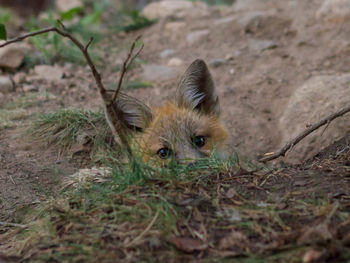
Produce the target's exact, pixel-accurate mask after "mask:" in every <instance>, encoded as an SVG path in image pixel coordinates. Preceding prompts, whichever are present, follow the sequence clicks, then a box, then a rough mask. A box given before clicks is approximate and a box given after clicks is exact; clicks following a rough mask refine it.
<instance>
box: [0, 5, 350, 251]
mask: <svg viewBox="0 0 350 263" xmlns="http://www.w3.org/2000/svg"><path fill="white" fill-rule="evenodd" d="M286 2H288V3H286ZM292 2H293V1H282V0H281V1H267V4H266V6H265V8H266V9H267V10H269V11H266V9H265V11H264V12H270V11H271V12H272V15H266V14H265V15H263V16H261V17H258V18H256V19H252V20H251V22H250V23H248V24H245V25H240V24H238V23H223V24H220V25H218V24H217V20H218V19H220V18H223V17H228V16H231V15H234V14H236V13H235V11H234V9H232V8H226V9H223V8H218V7H212V8H211V9H210V14H209V15H207V16H205V17H198V18H196V19H193V18H192V19H189V18H184V19H182V20H181V22H185V25H186V26H185V27H182V28H181V29H177V30H170V29H169V27H167V26H166V25H167V24H169V23H172V22H174V20H175V22H176V21H177V20H179V19H174V18H169V17H168V18H162V19H160V20H159V21H158V22H157V23H156V24H154V25H152V26H151V27H149V28H145V29H142V30H139V31H137V32H131V33H128V34H116V35H109V36H106V39H105V40H103V41H102V42H100V43H101V44H100V43H99V44H98V46H99V45H100V46H101V50H102V51H103V54H104V55H103V56H104V60H103V64H100V65H98V66H99V69H100V71H101V72H102V73H103V74H102V75H103V80H104V83H105V84H106V86H107V87H109V86H113V85H115V80H117V79H118V77H119V75H118V74H119V73H118V72H117V71H116V70H115V68H116V67H118V66H119V67H120V64H121V59H122V58H124V57H125V56H126V53H127V50H128V46H129V44H130V42H131V41H132V40H133V39H134V38H135V37H136V36H137V35H142V36H143V42H144V44H145V48H144V51H143V53H142V55H141V56H140V58H141V60H143V61H146V62H147V64H149V65H151V64H156V65H162V66H166V65H167V63H168V60H169V58H162V57H161V56H160V53H161V52H162V51H164V50H167V49H173V50H174V51H175V56H176V57H177V58H179V59H181V60H182V61H183V63H182V64H181V65H179V66H177V67H175V68H174V70H176V71H178V72H183V71H184V70H185V68H186V67H187V65H189V64H190V63H191V62H192V61H193V60H195V59H196V58H199V57H200V58H203V59H204V60H206V61H207V62H208V63H209V65H211V66H210V70H211V72H212V75H213V78H214V80H215V83H216V86H217V89H218V92H219V96H220V98H221V106H222V112H223V116H222V117H223V121H224V123H225V124H226V126H227V128H228V131H229V133H230V139H229V144H230V145H232V147H235V148H237V149H238V150H239V151H240V152H241V153H242V154H244V155H246V156H248V157H249V158H253V159H254V158H257V157H258V156H262V154H264V153H265V152H269V151H272V150H275V149H277V148H278V147H279V146H280V144H281V138H282V136H281V131H280V130H279V128H278V120H279V118H280V116H281V114H282V112H283V109H284V106H285V104H286V102H287V101H288V99H289V97H290V96H291V95H292V94H293V92H294V91H295V90H296V88H297V87H299V86H300V85H302V84H303V83H304V82H305V81H306V80H307V79H309V78H310V76H313V75H315V74H320V73H325V74H339V73H345V72H349V71H350V49H349V48H347V49H346V48H345V49H339V48H337V47H338V46H344V43H349V41H350V39H349V36H350V20H349V19H348V20H344V21H343V23H340V24H339V23H338V24H330V23H319V22H318V21H317V20H316V19H315V18H313V17H314V13H315V10H316V9H318V8H319V7H320V5H321V3H322V2H323V1H321V0H311V1H298V4H297V5H293V3H292ZM177 22H178V21H177ZM196 30H209V31H210V34H209V35H208V37H207V38H205V40H204V41H198V42H196V43H195V44H190V43H188V42H187V41H186V36H187V34H188V33H190V32H192V31H196ZM259 40H269V41H272V42H273V45H270V46H269V47H268V48H266V49H264V48H262V49H261V48H252V46H253V45H254V44H256V45H258V44H257V43H258V42H257V41H259ZM116 46H117V47H116ZM96 48H98V47H96ZM223 58H225V62H223V63H222V64H221V65H219V66H212V65H213V64H210V61H212V60H213V59H223ZM147 64H146V65H147ZM60 67H61V68H62V70H63V71H64V72H65V78H63V79H62V80H59V81H51V80H45V79H31V80H29V81H28V82H31V83H34V84H35V85H37V86H38V87H39V91H40V92H43V91H45V92H47V93H49V94H51V95H52V96H51V97H50V98H49V99H46V100H40V99H39V100H38V101H36V103H34V104H32V105H29V106H28V105H27V106H25V107H24V109H25V111H27V112H29V113H30V114H29V117H26V118H23V119H15V120H14V125H13V126H12V127H10V128H4V129H0V166H1V169H0V221H7V222H11V220H12V219H13V218H14V216H15V214H16V213H18V212H19V211H21V210H22V208H28V207H30V206H31V205H34V204H37V203H40V202H43V201H45V200H47V199H48V198H51V197H52V196H54V195H55V193H56V192H57V190H58V189H59V188H60V182H61V180H62V178H64V177H65V176H67V175H69V174H73V173H74V172H75V171H76V170H77V169H78V168H80V165H78V164H77V163H76V162H75V161H74V160H72V158H71V156H67V155H65V154H60V153H59V152H58V151H57V149H55V148H53V147H49V146H46V145H43V144H42V143H40V142H39V143H38V142H37V141H33V138H32V137H31V136H30V135H28V134H27V132H26V130H27V128H28V126H29V125H30V124H31V123H32V122H33V120H34V118H35V117H34V116H33V115H31V114H32V113H38V112H40V113H41V112H50V111H54V110H57V109H59V108H65V107H84V108H89V109H93V110H97V109H100V108H101V105H102V104H101V100H100V98H99V97H98V92H97V89H96V87H95V84H94V80H93V78H92V76H91V74H90V72H89V69H88V68H87V67H85V66H79V65H71V64H68V63H62V64H60ZM19 71H23V72H24V73H25V74H26V75H27V77H30V76H33V71H32V70H29V71H28V70H26V69H21V70H19ZM3 73H4V74H6V75H7V74H9V75H12V76H14V74H16V73H17V72H8V71H5V70H4V71H3ZM143 76H144V75H143V66H140V65H137V66H136V67H135V68H133V69H132V70H130V72H129V73H128V78H129V80H142V78H143ZM179 77H180V75H178V77H176V78H169V79H167V80H165V81H164V80H159V81H157V80H154V81H152V84H153V87H151V88H144V89H135V90H127V92H128V93H129V94H131V95H133V96H135V97H137V98H139V99H141V100H143V101H146V102H147V103H149V104H150V105H160V104H163V103H164V102H165V101H166V100H167V99H169V98H171V97H172V96H173V94H174V91H175V89H176V86H177V83H178V81H179ZM23 85H24V83H18V84H17V85H16V91H15V92H12V93H9V94H3V95H2V96H0V103H1V105H5V104H7V103H8V102H15V101H16V100H18V98H20V97H23V96H24V95H26V93H24V92H23V90H22V87H23ZM334 139H336V138H334ZM322 147H323V146H322V145H319V150H321V149H322ZM349 156H350V136H349V135H348V136H346V137H344V138H343V139H342V140H340V141H338V142H337V143H335V144H333V145H331V146H329V147H328V148H326V149H325V150H323V151H321V152H320V153H319V154H317V155H316V156H315V157H314V158H312V159H309V160H308V161H304V162H302V164H299V165H296V166H291V167H288V168H283V169H279V170H277V171H276V173H274V174H273V175H272V176H270V177H268V178H266V175H259V174H257V175H256V177H255V178H252V177H251V178H248V179H247V178H246V177H242V179H240V178H239V177H237V178H236V179H233V180H232V182H227V183H230V184H232V185H235V186H236V188H237V189H240V187H241V190H242V193H244V194H245V195H246V198H252V199H254V200H261V201H262V202H264V201H266V200H267V199H269V198H275V199H276V200H278V199H283V197H284V196H286V195H294V194H295V198H296V199H300V200H302V199H306V198H310V196H315V195H316V196H317V195H320V196H325V195H328V196H329V199H330V200H335V199H336V200H338V201H339V202H340V203H341V205H342V207H343V209H344V211H349V210H348V209H349V201H350V199H349V198H350V187H349V185H350V184H349V183H350V182H349V176H350V159H349V158H350V157H349ZM304 160H305V159H304ZM252 180H258V181H259V185H261V188H260V189H257V188H254V187H253V188H249V187H248V185H250V184H251V183H252ZM271 193H273V194H271ZM285 205H290V204H285ZM308 220H310V218H309V219H308ZM297 224H300V226H301V225H302V224H303V222H301V221H298V222H297ZM295 227H297V226H295ZM344 235H345V234H344ZM334 253H336V251H335V252H334Z"/></svg>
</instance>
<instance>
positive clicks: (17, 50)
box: [0, 41, 30, 69]
mask: <svg viewBox="0 0 350 263" xmlns="http://www.w3.org/2000/svg"><path fill="white" fill-rule="evenodd" d="M2 43H4V41H1V42H0V44H2ZM29 50H30V47H29V46H28V44H26V43H13V44H10V45H8V46H5V47H3V48H0V67H4V68H11V69H16V68H18V67H19V66H20V65H21V64H22V62H23V59H24V56H25V54H27V52H28V51H29Z"/></svg>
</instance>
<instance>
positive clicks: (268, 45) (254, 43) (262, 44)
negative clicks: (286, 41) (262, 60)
mask: <svg viewBox="0 0 350 263" xmlns="http://www.w3.org/2000/svg"><path fill="white" fill-rule="evenodd" d="M248 46H249V49H251V50H254V51H264V50H266V49H272V48H276V47H277V43H276V42H275V41H273V40H260V39H249V43H248Z"/></svg>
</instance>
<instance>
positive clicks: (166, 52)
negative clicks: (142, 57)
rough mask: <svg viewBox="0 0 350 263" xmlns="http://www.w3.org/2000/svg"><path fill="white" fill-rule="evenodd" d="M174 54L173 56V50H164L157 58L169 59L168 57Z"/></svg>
mask: <svg viewBox="0 0 350 263" xmlns="http://www.w3.org/2000/svg"><path fill="white" fill-rule="evenodd" d="M174 54H175V50H174V49H165V50H163V51H162V52H161V53H160V54H159V56H160V57H161V58H168V57H170V56H172V55H174Z"/></svg>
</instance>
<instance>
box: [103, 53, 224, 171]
mask: <svg viewBox="0 0 350 263" xmlns="http://www.w3.org/2000/svg"><path fill="white" fill-rule="evenodd" d="M113 108H114V109H115V111H116V112H117V114H118V118H119V121H120V122H121V123H122V124H123V125H122V129H124V130H123V132H124V133H125V134H129V135H130V138H131V139H130V144H131V145H132V148H133V149H137V151H138V153H139V154H140V157H141V160H142V162H144V163H147V164H150V165H151V166H156V167H164V166H167V165H169V163H170V162H171V161H175V162H176V163H179V164H184V165H189V164H193V163H195V162H196V160H198V159H200V158H208V157H210V156H211V154H213V152H214V151H215V152H216V153H218V155H219V156H224V151H225V150H224V149H225V145H226V140H227V136H228V133H227V130H226V128H225V126H224V124H223V123H222V121H221V119H220V113H221V109H220V103H219V97H218V95H217V92H216V88H215V85H214V81H213V78H212V75H211V73H210V72H209V69H208V67H207V65H206V63H205V62H204V60H202V59H196V60H195V61H194V62H192V64H191V65H190V66H189V67H188V68H187V70H186V71H185V73H184V74H183V76H182V78H181V80H180V82H179V84H178V87H177V90H176V93H175V96H174V99H172V100H169V101H167V102H166V103H165V104H164V105H163V106H153V107H149V106H147V105H146V104H144V103H143V102H141V101H140V100H138V99H136V98H133V97H131V96H128V95H126V94H125V93H120V94H119V95H118V97H117V99H116V100H115V101H114V102H113ZM105 115H106V119H107V122H108V124H109V126H110V128H111V129H112V130H114V131H115V130H116V129H115V127H114V125H113V123H112V121H111V116H109V114H108V111H106V110H105Z"/></svg>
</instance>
